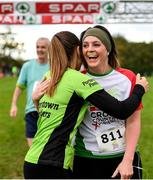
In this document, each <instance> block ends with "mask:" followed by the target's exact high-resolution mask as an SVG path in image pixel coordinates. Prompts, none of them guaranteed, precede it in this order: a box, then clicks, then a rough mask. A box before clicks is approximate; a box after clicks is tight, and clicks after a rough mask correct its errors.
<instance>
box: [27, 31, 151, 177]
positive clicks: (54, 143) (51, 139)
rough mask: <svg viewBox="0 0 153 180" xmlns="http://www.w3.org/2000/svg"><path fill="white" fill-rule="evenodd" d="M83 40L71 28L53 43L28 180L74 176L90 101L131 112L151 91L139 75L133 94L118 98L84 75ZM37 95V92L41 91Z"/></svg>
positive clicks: (112, 112)
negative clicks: (77, 138)
mask: <svg viewBox="0 0 153 180" xmlns="http://www.w3.org/2000/svg"><path fill="white" fill-rule="evenodd" d="M78 47H79V39H78V38H77V37H76V36H75V35H74V34H73V33H71V32H68V31H63V32H59V33H57V34H55V35H54V36H53V38H52V40H51V43H50V46H49V55H50V58H49V60H50V70H51V71H50V73H49V74H47V78H48V79H49V78H50V83H49V87H48V88H47V92H46V93H45V94H44V96H43V97H42V98H41V99H40V96H39V95H38V97H37V96H35V97H34V96H33V97H34V99H35V101H37V100H39V99H40V101H39V119H38V130H37V133H36V135H35V137H34V139H33V143H32V146H31V147H30V149H29V151H28V153H27V155H26V157H25V163H24V177H25V178H26V179H40V178H41V179H45V178H47V179H49V178H60V179H62V178H70V177H71V169H72V166H73V157H74V147H73V146H74V141H75V134H76V132H77V127H78V126H79V125H80V123H81V121H82V120H83V117H84V114H85V112H86V110H87V106H88V102H90V103H92V104H94V105H95V106H96V107H98V108H99V109H102V110H104V111H105V112H107V113H108V114H110V115H113V116H114V117H117V118H122V119H125V118H127V117H128V116H130V115H131V114H132V113H133V112H134V111H135V109H136V108H137V107H138V105H139V103H140V102H141V98H142V96H143V94H144V93H145V91H147V89H148V82H147V81H146V79H145V78H140V76H138V77H137V85H136V86H135V88H134V91H133V94H132V95H131V97H129V98H128V99H126V100H125V101H122V102H120V101H118V100H117V99H115V98H113V97H112V96H110V95H109V94H108V93H107V92H105V91H104V89H103V88H102V87H101V86H100V85H99V84H98V83H97V82H96V81H95V80H93V79H91V78H90V77H88V76H86V75H84V74H82V73H80V72H79V71H77V70H79V69H80V66H81V61H80V57H79V53H78ZM36 94H37V93H36Z"/></svg>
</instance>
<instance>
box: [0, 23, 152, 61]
mask: <svg viewBox="0 0 153 180" xmlns="http://www.w3.org/2000/svg"><path fill="white" fill-rule="evenodd" d="M92 26H94V25H93V24H91V25H90V24H87V25H84V24H81V25H74V24H71V25H68V24H60V25H59V24H58V25H55V24H54V25H11V29H12V31H13V32H14V33H17V35H16V36H15V39H16V40H17V41H18V42H23V43H24V44H25V46H24V48H25V50H26V52H25V53H24V59H31V58H35V57H36V51H35V49H36V48H35V43H36V40H37V39H38V38H39V37H42V36H43V37H44V36H45V37H48V38H49V39H51V38H52V36H53V35H54V34H55V33H57V32H59V31H62V30H68V31H72V32H74V33H75V34H76V35H77V36H78V37H79V36H80V33H81V32H82V31H83V30H85V29H86V28H88V27H92ZM103 26H105V27H106V28H107V29H108V30H109V31H110V33H111V34H112V35H117V34H120V35H123V36H124V37H125V38H126V39H127V40H129V41H134V42H151V41H153V24H103ZM5 27H6V26H5V25H1V28H0V31H1V32H2V31H4V30H5Z"/></svg>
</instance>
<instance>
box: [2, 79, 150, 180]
mask: <svg viewBox="0 0 153 180" xmlns="http://www.w3.org/2000/svg"><path fill="white" fill-rule="evenodd" d="M148 80H149V82H150V90H149V92H147V93H146V94H145V96H144V98H143V105H144V109H143V110H142V132H141V137H140V141H139V149H140V153H141V156H142V163H143V168H144V170H143V177H144V178H145V179H152V178H153V171H152V169H153V163H152V162H153V156H152V152H153V143H152V140H153V133H152V131H153V113H152V112H153V105H152V102H153V83H152V82H153V77H151V78H148ZM15 83H16V78H14V77H5V78H3V79H0V87H1V88H0V127H1V130H0V178H1V179H3V178H5V179H7V178H9V179H18V178H23V173H22V172H23V170H22V168H23V161H24V157H25V154H26V152H27V150H28V147H27V143H26V139H25V135H24V134H25V131H24V120H23V117H24V106H25V93H23V95H22V96H21V98H20V101H19V103H18V107H19V112H18V115H17V117H16V118H15V119H12V118H10V117H9V110H10V104H11V99H12V94H13V91H14V88H15Z"/></svg>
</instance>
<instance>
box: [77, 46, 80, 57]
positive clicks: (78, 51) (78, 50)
mask: <svg viewBox="0 0 153 180" xmlns="http://www.w3.org/2000/svg"><path fill="white" fill-rule="evenodd" d="M77 53H78V55H79V56H80V48H79V46H77Z"/></svg>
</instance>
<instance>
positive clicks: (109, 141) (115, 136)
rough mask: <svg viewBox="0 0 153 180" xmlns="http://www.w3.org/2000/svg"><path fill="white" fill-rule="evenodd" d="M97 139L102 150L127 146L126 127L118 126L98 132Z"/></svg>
mask: <svg viewBox="0 0 153 180" xmlns="http://www.w3.org/2000/svg"><path fill="white" fill-rule="evenodd" d="M96 139H97V143H98V147H99V150H100V151H101V152H110V151H116V150H119V149H122V148H123V147H124V146H125V127H118V128H114V129H109V130H107V131H104V132H103V133H98V134H97V135H96Z"/></svg>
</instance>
